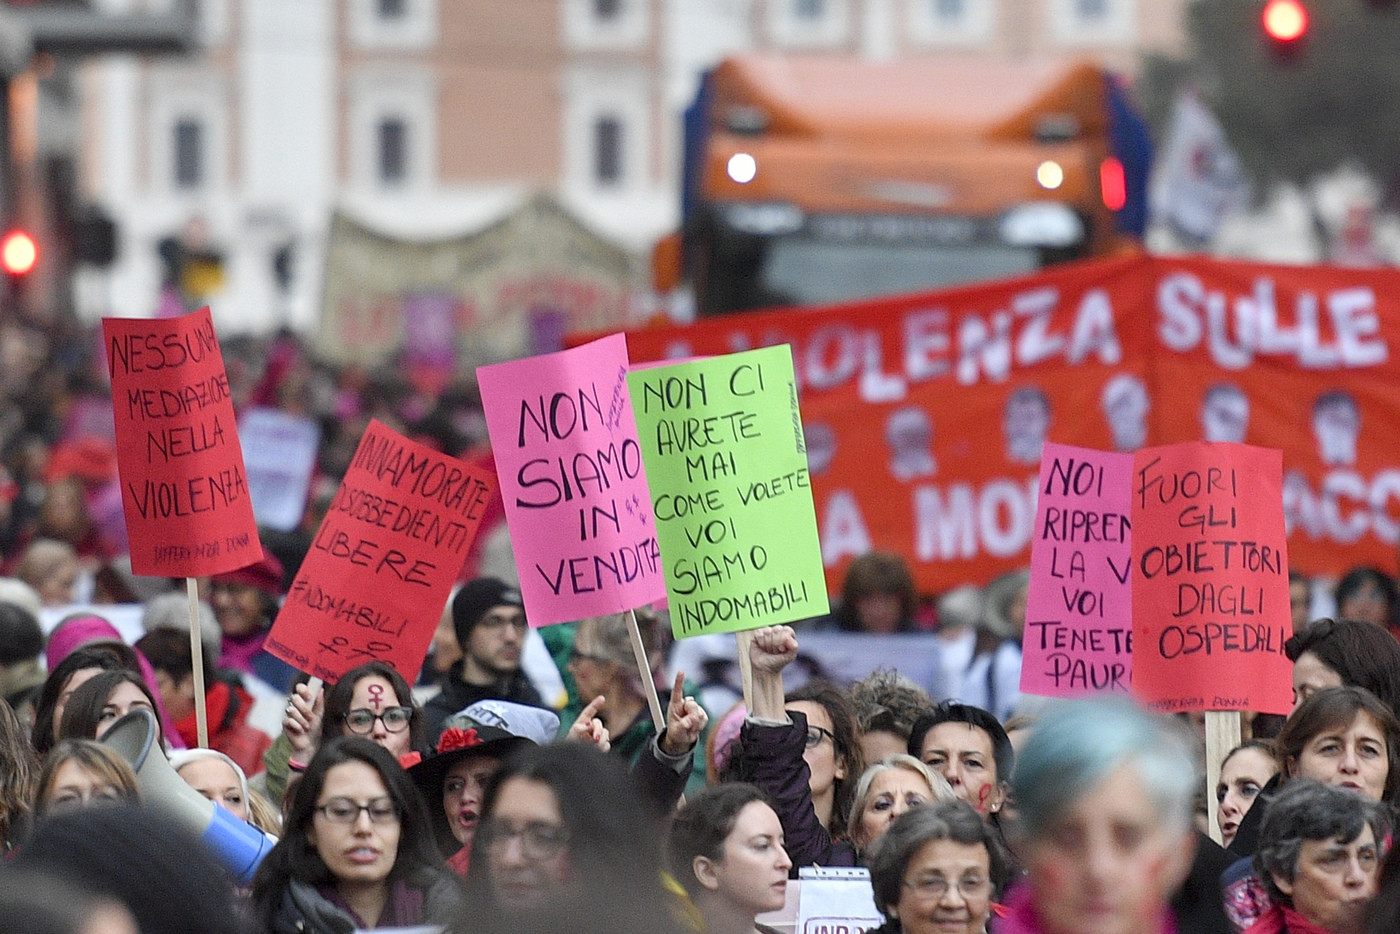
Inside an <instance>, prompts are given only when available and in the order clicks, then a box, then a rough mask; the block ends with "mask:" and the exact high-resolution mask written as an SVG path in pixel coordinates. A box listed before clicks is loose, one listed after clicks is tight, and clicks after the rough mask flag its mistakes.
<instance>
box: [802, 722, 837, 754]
mask: <svg viewBox="0 0 1400 934" xmlns="http://www.w3.org/2000/svg"><path fill="white" fill-rule="evenodd" d="M823 739H829V740H831V745H832V746H833V747H834V746H835V745H836V734H835V733H833V732H831V731H830V730H828V729H827V728H826V727H824V726H811V725H808V727H807V748H808V749H816V748H817V747H818V746H820V745H821V744H822V740H823Z"/></svg>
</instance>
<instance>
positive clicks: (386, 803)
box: [316, 798, 399, 824]
mask: <svg viewBox="0 0 1400 934" xmlns="http://www.w3.org/2000/svg"><path fill="white" fill-rule="evenodd" d="M316 810H318V811H320V812H321V813H322V814H324V815H325V816H326V820H328V821H330V822H331V823H332V824H353V823H355V821H357V820H359V819H360V813H361V812H362V811H363V812H364V813H366V814H368V815H369V820H370V823H371V824H387V823H389V822H390V821H396V820H398V819H399V806H398V805H397V804H395V803H394V801H393V799H392V798H375V799H374V800H373V801H371V802H370V803H369V804H359V803H358V802H355V801H352V800H351V799H349V798H332V799H330V800H329V801H327V802H326V803H325V804H322V805H319V806H317V808H316Z"/></svg>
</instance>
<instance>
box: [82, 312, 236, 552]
mask: <svg viewBox="0 0 1400 934" xmlns="http://www.w3.org/2000/svg"><path fill="white" fill-rule="evenodd" d="M102 333H103V337H104V341H105V345H106V350H107V368H108V372H109V373H110V375H111V378H112V410H113V414H114V416H115V418H116V435H117V473H118V476H119V477H120V478H121V487H122V507H123V510H124V511H125V513H126V528H127V533H128V536H129V538H130V541H131V569H132V570H133V571H135V572H136V573H137V574H148V575H152V576H158V577H201V576H203V575H206V574H217V573H219V572H221V571H232V570H235V569H237V568H241V567H246V566H247V565H249V564H252V563H253V562H255V561H258V560H260V559H261V558H262V554H263V552H262V544H261V543H260V542H259V541H258V529H257V524H256V521H255V520H254V518H253V501H252V499H251V498H250V497H249V495H248V481H247V475H246V473H245V471H244V468H243V451H242V449H241V448H240V446H239V444H238V427H237V423H236V420H235V418H234V413H233V401H232V399H231V398H230V397H229V389H228V374H227V373H226V372H225V371H224V356H223V353H222V352H221V351H220V350H219V342H218V339H217V338H216V337H215V335H214V321H213V319H212V318H211V317H210V314H209V309H208V308H201V309H200V310H199V311H196V312H193V313H192V314H188V315H184V316H182V317H179V318H165V319H160V320H150V319H138V318H103V319H102Z"/></svg>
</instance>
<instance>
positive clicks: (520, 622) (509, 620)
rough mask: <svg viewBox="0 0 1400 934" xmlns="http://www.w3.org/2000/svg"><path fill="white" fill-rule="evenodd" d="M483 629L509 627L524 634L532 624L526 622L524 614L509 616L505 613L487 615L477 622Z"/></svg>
mask: <svg viewBox="0 0 1400 934" xmlns="http://www.w3.org/2000/svg"><path fill="white" fill-rule="evenodd" d="M477 625H478V626H480V627H481V628H482V629H491V630H496V629H504V628H505V627H507V626H509V627H510V628H511V629H514V630H516V631H518V632H524V631H525V630H527V629H529V628H530V624H529V623H528V622H526V621H525V614H524V613H513V614H511V615H509V616H507V615H506V614H504V613H487V614H486V615H485V616H483V617H481V619H480V620H479V621H478V622H477Z"/></svg>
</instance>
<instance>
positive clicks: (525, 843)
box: [482, 821, 569, 859]
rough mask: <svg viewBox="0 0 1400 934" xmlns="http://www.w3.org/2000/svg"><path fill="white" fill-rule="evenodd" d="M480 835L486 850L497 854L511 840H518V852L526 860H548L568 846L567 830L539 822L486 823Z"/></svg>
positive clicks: (556, 825)
mask: <svg viewBox="0 0 1400 934" xmlns="http://www.w3.org/2000/svg"><path fill="white" fill-rule="evenodd" d="M482 833H483V836H484V839H485V842H486V848H487V849H488V850H491V851H492V852H497V853H499V852H500V851H502V850H504V849H505V848H506V847H507V846H509V845H510V842H511V841H512V840H519V841H520V852H521V853H522V854H523V855H524V856H525V858H526V859H549V858H550V857H553V856H558V855H559V854H560V853H561V852H563V850H564V848H565V847H566V846H568V845H569V831H568V829H567V828H565V827H561V826H559V825H558V824H546V823H542V822H539V821H531V822H530V823H528V824H524V825H514V824H508V823H503V822H500V821H487V822H486V824H485V826H483V827H482Z"/></svg>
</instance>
